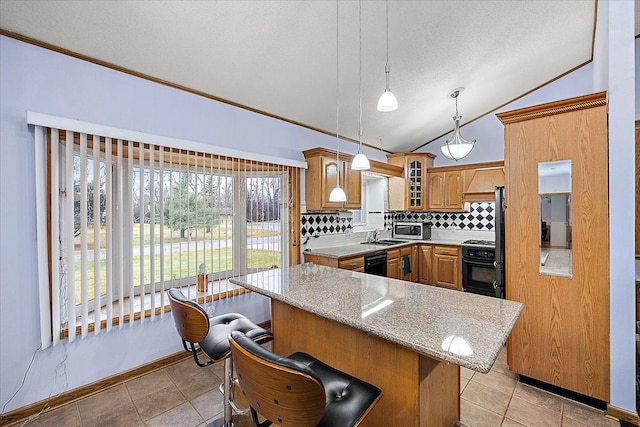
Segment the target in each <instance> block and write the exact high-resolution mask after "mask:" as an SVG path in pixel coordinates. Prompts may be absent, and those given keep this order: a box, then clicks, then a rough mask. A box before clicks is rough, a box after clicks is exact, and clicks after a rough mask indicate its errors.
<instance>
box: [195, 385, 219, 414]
mask: <svg viewBox="0 0 640 427" xmlns="http://www.w3.org/2000/svg"><path fill="white" fill-rule="evenodd" d="M223 400H224V399H223V396H222V394H221V393H220V391H219V390H218V389H214V390H210V391H208V392H206V393H204V394H201V395H200V396H198V397H196V398H193V399H191V400H190V402H191V405H193V407H194V408H195V410H196V411H198V413H199V414H200V416H201V417H202V418H203V419H205V420H208V419H209V418H212V417H215V416H216V415H218V414H221V413H222V411H223V409H224V405H223Z"/></svg>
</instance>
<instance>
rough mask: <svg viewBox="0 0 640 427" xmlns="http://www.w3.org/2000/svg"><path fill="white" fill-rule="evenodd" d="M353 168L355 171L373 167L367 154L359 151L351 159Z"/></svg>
mask: <svg viewBox="0 0 640 427" xmlns="http://www.w3.org/2000/svg"><path fill="white" fill-rule="evenodd" d="M351 169H353V170H355V171H364V170H367V169H371V164H370V163H369V159H367V156H365V155H364V154H362V153H358V154H357V155H356V156H355V157H354V158H353V160H352V161H351Z"/></svg>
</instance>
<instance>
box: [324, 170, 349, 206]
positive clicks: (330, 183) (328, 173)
mask: <svg viewBox="0 0 640 427" xmlns="http://www.w3.org/2000/svg"><path fill="white" fill-rule="evenodd" d="M320 183H321V186H322V207H323V208H335V209H340V208H341V207H342V203H341V202H330V201H329V195H330V194H331V190H333V189H334V188H335V187H336V185H337V184H338V163H337V162H336V159H330V158H328V157H323V158H322V177H321V180H320ZM343 190H344V188H343Z"/></svg>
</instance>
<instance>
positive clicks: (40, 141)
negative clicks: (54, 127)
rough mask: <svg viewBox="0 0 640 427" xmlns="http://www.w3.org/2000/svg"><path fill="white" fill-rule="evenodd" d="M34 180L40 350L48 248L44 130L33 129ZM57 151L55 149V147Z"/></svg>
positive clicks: (46, 327) (46, 322)
mask: <svg viewBox="0 0 640 427" xmlns="http://www.w3.org/2000/svg"><path fill="white" fill-rule="evenodd" d="M35 140H36V141H35V168H34V169H35V179H36V200H37V202H36V243H37V248H38V290H39V293H40V301H39V302H40V343H41V346H42V349H45V348H47V347H49V346H50V345H51V344H52V341H51V316H50V313H51V311H50V310H49V263H48V262H47V260H48V257H49V246H48V241H47V156H46V155H45V149H46V147H45V141H46V140H45V137H44V129H43V128H42V127H40V126H36V129H35ZM56 149H57V147H56Z"/></svg>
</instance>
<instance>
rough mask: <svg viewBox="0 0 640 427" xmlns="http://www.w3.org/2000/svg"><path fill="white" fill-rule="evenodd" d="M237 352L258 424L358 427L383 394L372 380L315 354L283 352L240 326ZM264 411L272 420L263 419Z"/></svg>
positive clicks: (235, 333)
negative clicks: (267, 346) (262, 343)
mask: <svg viewBox="0 0 640 427" xmlns="http://www.w3.org/2000/svg"><path fill="white" fill-rule="evenodd" d="M229 341H230V342H231V354H232V357H233V363H234V366H235V369H236V373H237V375H238V382H239V383H240V389H241V390H242V394H243V395H244V396H245V397H246V398H247V401H248V402H249V405H250V408H251V415H252V417H253V421H254V423H255V424H256V426H258V427H267V426H269V425H271V423H272V422H273V423H276V424H278V425H279V426H280V427H313V426H317V427H352V426H357V425H359V424H360V422H362V420H363V419H364V418H365V416H366V415H367V414H368V413H369V411H371V409H372V408H373V407H374V405H375V404H376V403H377V402H378V400H379V399H380V397H381V396H382V391H381V390H380V389H379V388H378V387H376V386H374V385H371V384H369V383H366V382H364V381H362V380H359V379H358V378H355V377H353V376H351V375H348V374H346V373H344V372H341V371H339V370H337V369H334V368H332V367H330V366H328V365H326V364H324V363H322V362H321V361H320V360H318V359H316V358H314V357H313V356H310V355H309V354H306V353H302V352H297V353H293V354H292V355H290V356H288V357H282V356H279V355H277V354H275V353H273V352H271V351H269V350H267V349H265V348H263V347H261V346H259V345H258V344H256V343H255V342H254V341H253V340H251V339H250V338H249V337H248V336H246V335H245V334H243V333H242V332H240V331H233V332H231V337H230V339H229ZM258 414H259V415H260V416H262V417H263V418H265V419H266V420H265V421H263V422H260V419H259V418H258Z"/></svg>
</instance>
